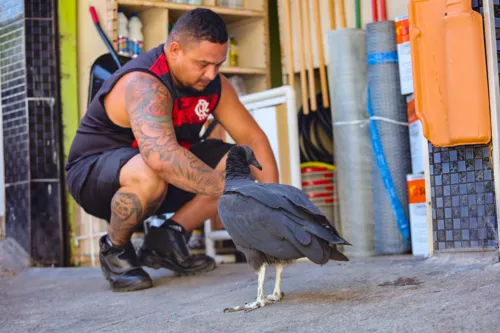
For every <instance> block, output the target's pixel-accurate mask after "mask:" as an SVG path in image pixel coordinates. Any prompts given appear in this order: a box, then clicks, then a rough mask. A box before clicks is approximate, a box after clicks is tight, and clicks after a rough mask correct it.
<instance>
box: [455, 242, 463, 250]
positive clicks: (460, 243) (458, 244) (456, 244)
mask: <svg viewBox="0 0 500 333" xmlns="http://www.w3.org/2000/svg"><path fill="white" fill-rule="evenodd" d="M460 248H462V242H461V241H457V240H455V249H460Z"/></svg>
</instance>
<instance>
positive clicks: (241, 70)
mask: <svg viewBox="0 0 500 333" xmlns="http://www.w3.org/2000/svg"><path fill="white" fill-rule="evenodd" d="M220 72H221V73H223V74H242V75H245V74H246V75H266V74H267V69H265V68H248V67H221V68H220Z"/></svg>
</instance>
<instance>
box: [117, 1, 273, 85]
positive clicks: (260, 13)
mask: <svg viewBox="0 0 500 333" xmlns="http://www.w3.org/2000/svg"><path fill="white" fill-rule="evenodd" d="M245 6H247V7H245V8H229V7H219V6H216V1H215V0H205V1H203V5H190V4H182V3H175V2H169V1H163V0H160V1H141V0H107V7H108V8H107V20H108V24H107V26H108V27H109V28H110V31H109V32H110V34H109V35H110V39H111V40H112V43H113V45H114V46H115V48H117V40H118V27H117V20H118V9H122V10H123V11H124V12H125V14H126V15H127V16H129V15H131V14H132V13H137V14H138V16H139V18H140V19H141V22H142V24H143V27H142V32H143V36H144V41H143V42H144V52H146V51H148V50H149V49H151V48H153V47H155V46H157V45H159V44H161V43H164V42H165V41H166V40H167V37H168V25H169V21H170V20H172V21H174V22H175V20H176V19H177V18H179V17H180V16H181V15H182V14H183V13H185V12H186V11H189V10H191V9H194V8H198V7H202V8H209V9H211V10H213V11H214V12H216V13H217V14H219V15H220V16H221V17H222V19H223V20H224V21H225V22H226V24H227V27H228V31H229V34H230V36H233V37H234V38H235V40H236V43H237V52H238V64H239V66H238V67H229V66H223V67H221V69H220V72H221V73H222V74H224V75H226V76H228V77H230V76H232V75H239V76H241V77H242V78H243V81H244V82H245V85H246V89H247V93H255V92H259V91H263V90H267V89H269V88H270V86H271V84H270V66H269V64H270V54H269V53H270V52H269V34H268V11H267V1H265V0H252V1H245ZM250 6H251V7H250ZM174 22H173V23H174Z"/></svg>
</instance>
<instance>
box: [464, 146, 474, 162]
mask: <svg viewBox="0 0 500 333" xmlns="http://www.w3.org/2000/svg"><path fill="white" fill-rule="evenodd" d="M465 158H466V159H467V160H470V159H472V158H474V150H473V149H472V148H466V149H465Z"/></svg>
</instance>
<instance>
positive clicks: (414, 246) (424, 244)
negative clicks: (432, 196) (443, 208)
mask: <svg viewBox="0 0 500 333" xmlns="http://www.w3.org/2000/svg"><path fill="white" fill-rule="evenodd" d="M406 180H407V186H408V207H409V213H410V233H411V250H412V253H413V255H414V256H424V257H428V256H429V227H428V225H427V202H426V196H425V176H424V174H417V175H406Z"/></svg>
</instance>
